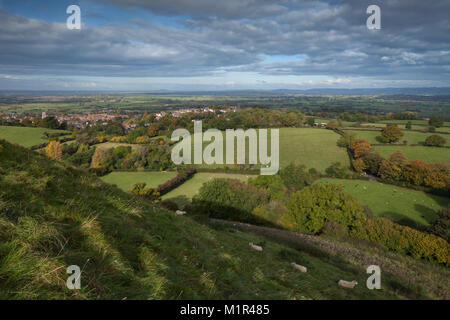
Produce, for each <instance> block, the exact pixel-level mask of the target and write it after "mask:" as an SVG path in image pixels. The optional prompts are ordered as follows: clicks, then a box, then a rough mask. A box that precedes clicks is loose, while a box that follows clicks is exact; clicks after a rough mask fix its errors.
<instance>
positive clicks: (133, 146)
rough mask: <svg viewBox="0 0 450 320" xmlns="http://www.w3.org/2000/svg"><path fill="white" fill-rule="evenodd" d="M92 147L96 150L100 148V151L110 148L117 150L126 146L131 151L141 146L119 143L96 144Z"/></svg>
mask: <svg viewBox="0 0 450 320" xmlns="http://www.w3.org/2000/svg"><path fill="white" fill-rule="evenodd" d="M94 146H95V147H97V148H101V149H110V148H117V147H120V146H126V147H131V148H132V149H133V150H136V149H137V148H140V147H141V145H139V144H131V143H121V142H103V143H99V144H96V145H94Z"/></svg>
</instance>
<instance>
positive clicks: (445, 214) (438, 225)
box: [430, 204, 450, 242]
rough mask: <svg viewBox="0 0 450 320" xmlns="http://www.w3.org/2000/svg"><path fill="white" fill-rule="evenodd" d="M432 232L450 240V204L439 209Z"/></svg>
mask: <svg viewBox="0 0 450 320" xmlns="http://www.w3.org/2000/svg"><path fill="white" fill-rule="evenodd" d="M430 232H431V233H433V234H435V235H437V236H438V237H441V238H444V239H445V240H447V242H450V204H448V205H447V207H446V208H443V209H441V210H439V211H438V213H437V216H436V220H435V221H434V223H433V224H432V225H431V227H430Z"/></svg>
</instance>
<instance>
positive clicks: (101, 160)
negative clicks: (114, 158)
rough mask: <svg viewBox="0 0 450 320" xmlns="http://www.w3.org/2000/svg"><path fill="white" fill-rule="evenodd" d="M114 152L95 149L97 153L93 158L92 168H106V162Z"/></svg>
mask: <svg viewBox="0 0 450 320" xmlns="http://www.w3.org/2000/svg"><path fill="white" fill-rule="evenodd" d="M111 154H112V152H111V151H110V150H105V149H103V148H97V149H95V153H94V155H93V156H92V161H91V167H92V168H102V167H105V166H106V161H107V160H108V159H109V158H110V157H111Z"/></svg>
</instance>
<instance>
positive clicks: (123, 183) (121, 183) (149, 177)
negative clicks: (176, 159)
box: [102, 171, 177, 192]
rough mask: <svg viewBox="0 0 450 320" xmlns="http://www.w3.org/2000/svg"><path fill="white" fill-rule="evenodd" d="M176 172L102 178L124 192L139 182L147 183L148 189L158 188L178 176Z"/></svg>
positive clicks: (120, 173)
mask: <svg viewBox="0 0 450 320" xmlns="http://www.w3.org/2000/svg"><path fill="white" fill-rule="evenodd" d="M176 175H177V174H176V172H117V171H116V172H111V173H110V174H108V175H106V176H104V177H102V180H103V181H105V182H107V183H111V184H115V185H117V186H118V187H119V188H120V189H122V190H123V191H127V192H128V191H130V190H131V188H133V185H134V184H136V183H138V182H145V183H146V184H147V186H148V187H152V188H156V187H157V186H158V185H160V184H162V183H164V182H166V181H167V180H170V179H172V178H174V177H175V176H176Z"/></svg>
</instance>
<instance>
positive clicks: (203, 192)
mask: <svg viewBox="0 0 450 320" xmlns="http://www.w3.org/2000/svg"><path fill="white" fill-rule="evenodd" d="M268 202H269V195H268V194H267V192H266V191H265V190H263V189H257V188H256V187H254V186H251V185H248V184H246V183H244V182H241V181H239V180H231V179H223V178H220V179H213V180H211V181H208V182H207V183H205V184H203V186H202V187H201V188H200V190H199V192H198V195H197V196H195V197H194V199H193V200H192V207H193V209H192V210H193V211H194V212H197V213H200V214H204V215H207V216H210V217H214V218H220V219H229V220H237V221H243V222H256V223H260V222H261V219H259V218H258V217H257V216H255V215H253V214H252V212H253V210H254V209H255V208H256V207H258V206H262V205H264V204H267V203H268ZM194 208H195V209H194Z"/></svg>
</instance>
